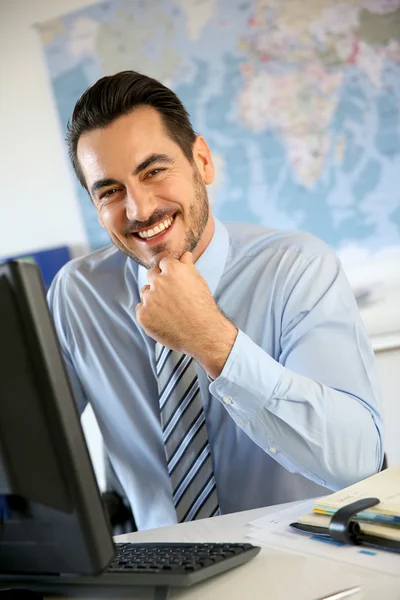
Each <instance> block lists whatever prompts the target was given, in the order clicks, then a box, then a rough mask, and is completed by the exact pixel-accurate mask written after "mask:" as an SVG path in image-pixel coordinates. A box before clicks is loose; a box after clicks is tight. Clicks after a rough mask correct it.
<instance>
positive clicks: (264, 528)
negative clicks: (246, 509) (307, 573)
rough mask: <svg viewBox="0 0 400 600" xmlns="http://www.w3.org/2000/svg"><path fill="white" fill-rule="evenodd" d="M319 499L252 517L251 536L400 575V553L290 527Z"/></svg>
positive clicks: (296, 551)
mask: <svg viewBox="0 0 400 600" xmlns="http://www.w3.org/2000/svg"><path fill="white" fill-rule="evenodd" d="M314 502H315V501H313V500H307V501H304V502H299V503H298V504H297V505H294V506H290V507H289V508H287V509H285V510H280V511H277V512H274V513H270V514H269V515H267V516H266V517H262V518H261V519H256V520H254V521H251V522H250V523H249V524H248V525H249V527H250V528H251V530H250V531H249V533H248V535H247V537H248V538H249V539H250V540H252V541H255V542H258V543H259V544H265V545H267V546H272V547H275V548H280V549H283V550H287V551H290V552H295V553H297V554H303V555H304V554H309V555H317V556H320V557H323V558H328V559H329V560H336V561H338V562H344V563H347V564H353V565H355V566H358V567H364V568H367V569H370V570H371V569H372V570H375V571H379V572H382V573H388V574H390V575H397V576H398V577H400V554H398V553H394V552H387V551H385V550H376V549H375V548H372V547H368V546H352V545H347V544H346V545H344V544H341V543H340V542H335V541H334V540H332V539H330V538H329V537H321V536H316V535H312V534H308V533H299V532H296V531H294V530H293V529H291V528H290V523H293V521H296V520H297V519H298V517H299V516H300V515H301V514H303V513H307V512H308V511H310V510H311V508H312V506H313V504H314Z"/></svg>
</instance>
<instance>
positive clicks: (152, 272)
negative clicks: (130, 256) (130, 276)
mask: <svg viewBox="0 0 400 600" xmlns="http://www.w3.org/2000/svg"><path fill="white" fill-rule="evenodd" d="M160 273H161V270H160V269H159V268H158V267H154V268H153V269H149V270H148V271H147V275H146V278H147V281H148V282H149V283H153V281H154V280H155V279H156V278H157V277H158V275H159V274H160Z"/></svg>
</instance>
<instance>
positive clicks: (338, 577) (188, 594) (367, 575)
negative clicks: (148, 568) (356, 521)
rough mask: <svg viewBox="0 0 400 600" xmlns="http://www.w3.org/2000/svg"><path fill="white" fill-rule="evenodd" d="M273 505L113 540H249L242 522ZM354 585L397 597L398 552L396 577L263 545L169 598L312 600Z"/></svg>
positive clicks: (376, 597)
mask: <svg viewBox="0 0 400 600" xmlns="http://www.w3.org/2000/svg"><path fill="white" fill-rule="evenodd" d="M283 506H285V507H287V506H289V505H288V504H286V505H282V507H283ZM272 510H276V506H275V507H269V508H259V509H256V510H252V511H245V512H241V513H235V514H232V515H225V516H223V517H215V518H213V519H203V520H199V521H193V522H191V523H184V524H180V525H174V526H170V527H162V528H159V529H151V530H147V531H141V532H138V533H133V534H128V535H124V536H118V537H117V538H116V541H132V542H156V541H158V542H164V541H165V542H193V541H198V542H211V541H216V542H219V541H221V542H224V541H228V542H229V541H231V542H234V541H239V542H240V541H247V542H249V541H250V540H248V539H246V534H247V532H248V531H249V530H248V528H247V527H246V525H247V523H248V522H249V521H251V520H253V519H256V518H259V517H262V516H264V515H266V514H267V513H268V512H270V511H272ZM254 543H255V544H256V542H254ZM355 585H362V586H363V589H364V592H363V595H359V596H355V597H354V600H359V599H361V598H363V599H364V600H400V556H399V577H392V576H389V575H384V574H382V573H376V572H374V571H372V570H367V569H361V568H358V567H354V566H351V565H348V566H347V565H345V564H344V563H339V562H332V561H329V560H327V559H324V558H318V557H314V556H300V555H296V554H291V553H288V552H284V551H282V550H278V549H274V548H271V547H267V546H263V547H262V550H261V552H260V554H259V555H258V556H257V557H256V558H255V559H253V560H252V561H250V562H249V563H248V564H246V565H243V566H240V567H238V568H236V569H233V570H232V571H230V572H228V573H225V574H222V575H220V576H217V577H214V578H213V579H210V580H209V581H207V582H204V583H201V584H198V585H196V586H194V587H193V588H189V589H186V590H178V589H176V588H175V589H174V590H173V591H172V593H171V594H170V596H169V597H170V598H171V599H174V600H175V599H178V598H179V599H181V598H182V599H183V598H185V599H186V598H188V599H190V600H200V599H201V600H211V599H212V600H215V599H218V600H225V599H226V600H247V599H249V600H316V599H317V598H320V597H321V596H322V597H323V596H324V595H328V594H329V593H333V592H335V591H337V590H340V589H343V588H347V587H351V586H355Z"/></svg>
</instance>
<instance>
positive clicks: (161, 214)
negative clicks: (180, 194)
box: [124, 209, 179, 235]
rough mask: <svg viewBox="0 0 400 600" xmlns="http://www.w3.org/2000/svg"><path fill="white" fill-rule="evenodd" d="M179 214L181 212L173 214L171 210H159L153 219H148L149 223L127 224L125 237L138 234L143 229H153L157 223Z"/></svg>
mask: <svg viewBox="0 0 400 600" xmlns="http://www.w3.org/2000/svg"><path fill="white" fill-rule="evenodd" d="M177 212H179V211H174V212H171V211H170V210H169V211H166V210H160V209H159V210H156V211H154V212H153V214H152V215H151V217H150V218H149V219H147V221H129V223H127V225H126V227H125V230H124V235H130V234H132V233H137V232H138V231H141V230H142V229H151V227H153V225H155V224H156V223H160V221H165V219H168V218H169V217H172V216H173V215H175V214H177Z"/></svg>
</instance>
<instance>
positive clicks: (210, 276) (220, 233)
mask: <svg viewBox="0 0 400 600" xmlns="http://www.w3.org/2000/svg"><path fill="white" fill-rule="evenodd" d="M214 225H215V229H214V234H213V236H212V238H211V241H210V243H209V244H208V246H207V248H206V249H205V250H204V252H203V254H202V255H201V256H200V258H199V259H198V260H197V261H196V263H195V264H196V269H197V270H198V272H199V273H200V275H201V276H202V277H203V278H204V279H205V280H206V281H207V284H208V287H209V288H210V291H211V293H212V294H213V295H214V293H215V290H216V289H217V286H218V284H219V281H220V279H221V277H222V274H223V272H224V269H225V264H226V260H227V258H228V252H229V233H228V231H227V229H226V227H225V226H224V225H223V224H222V223H221V221H219V220H218V219H217V218H216V217H214ZM146 274H147V269H146V268H145V267H143V266H142V265H139V269H138V286H139V290H141V289H142V287H143V286H144V285H146V283H147V279H146Z"/></svg>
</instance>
